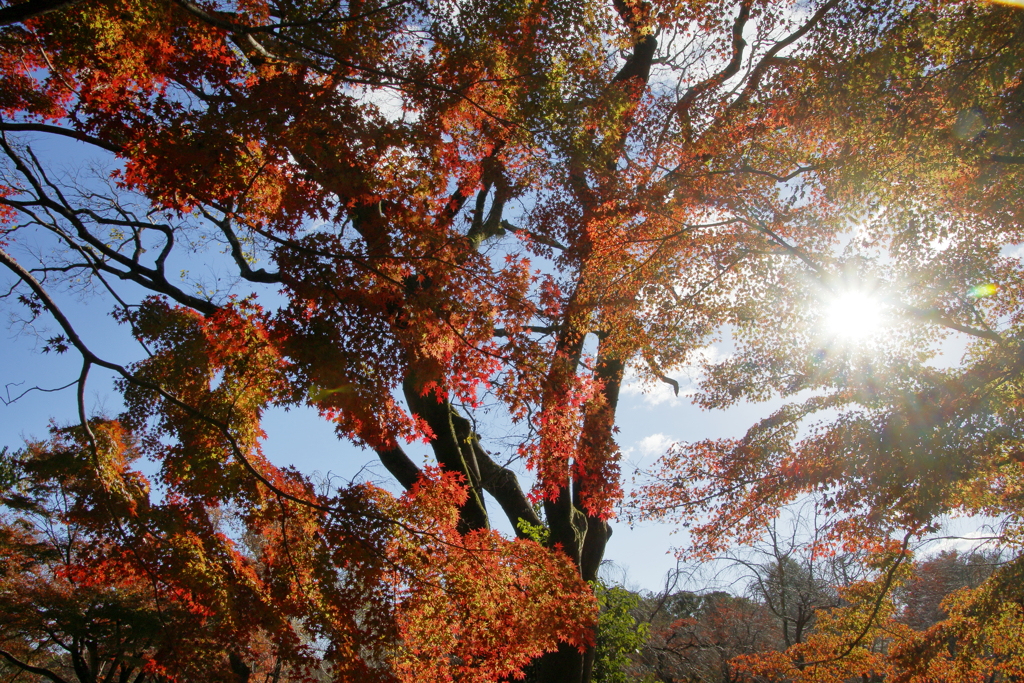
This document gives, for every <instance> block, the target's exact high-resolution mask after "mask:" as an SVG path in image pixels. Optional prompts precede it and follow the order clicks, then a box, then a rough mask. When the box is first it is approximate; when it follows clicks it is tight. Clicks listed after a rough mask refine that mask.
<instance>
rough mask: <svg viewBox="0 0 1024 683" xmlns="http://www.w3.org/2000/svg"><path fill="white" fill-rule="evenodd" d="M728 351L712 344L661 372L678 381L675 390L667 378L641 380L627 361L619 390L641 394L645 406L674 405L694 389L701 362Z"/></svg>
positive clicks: (635, 394)
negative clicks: (664, 380) (662, 379)
mask: <svg viewBox="0 0 1024 683" xmlns="http://www.w3.org/2000/svg"><path fill="white" fill-rule="evenodd" d="M727 356H728V354H724V353H722V352H721V351H720V350H719V349H717V348H716V347H714V346H709V347H707V348H703V349H698V350H697V351H694V352H693V353H692V354H691V356H690V358H689V359H688V360H689V363H687V364H686V365H682V366H680V367H677V368H672V369H671V370H667V371H666V372H665V374H666V375H667V376H668V377H670V378H672V379H674V380H675V381H676V382H678V383H679V394H678V395H676V392H675V389H673V387H672V385H670V384H668V383H667V382H662V381H658V380H654V381H653V382H651V381H648V382H644V381H642V380H641V379H640V375H639V372H638V371H637V367H636V366H635V365H633V364H630V366H629V367H627V368H626V377H625V378H624V380H623V382H622V390H621V391H622V393H623V394H624V395H626V396H642V397H643V400H644V403H646V404H647V405H649V406H659V405H662V404H663V403H667V404H668V405H669V406H677V405H681V404H682V403H683V399H685V398H686V397H688V396H693V395H694V394H696V393H697V385H698V384H699V382H700V378H701V374H702V370H703V368H702V367H701V366H702V364H703V363H704V362H709V363H715V362H718V361H721V360H723V359H725V358H726V357H727Z"/></svg>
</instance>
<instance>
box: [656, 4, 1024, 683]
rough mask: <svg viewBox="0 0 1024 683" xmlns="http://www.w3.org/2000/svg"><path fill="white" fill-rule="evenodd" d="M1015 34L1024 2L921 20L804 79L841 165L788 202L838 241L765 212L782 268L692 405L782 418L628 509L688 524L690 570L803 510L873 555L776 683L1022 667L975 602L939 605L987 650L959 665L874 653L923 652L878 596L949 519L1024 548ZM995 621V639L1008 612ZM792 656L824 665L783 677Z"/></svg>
mask: <svg viewBox="0 0 1024 683" xmlns="http://www.w3.org/2000/svg"><path fill="white" fill-rule="evenodd" d="M1022 21H1024V16H1022V14H1021V12H1020V11H1019V8H1016V7H1009V6H1001V5H996V4H976V3H944V4H942V5H941V6H940V5H932V4H927V3H924V4H915V5H913V6H908V7H906V9H905V11H904V12H902V13H901V14H900V15H899V16H896V17H894V18H893V22H892V24H891V25H890V26H889V27H887V30H886V31H885V34H884V36H882V37H881V39H880V40H879V41H878V42H877V43H875V44H873V45H871V46H869V47H868V48H867V49H865V50H864V51H863V52H862V53H861V54H859V55H857V56H856V57H854V58H853V59H851V60H849V61H848V62H847V63H845V64H844V65H843V66H842V67H841V68H840V69H839V70H837V71H836V72H835V74H834V75H833V76H826V75H824V73H823V72H822V79H821V80H816V79H813V78H812V79H809V82H808V84H807V86H806V88H805V89H804V91H803V92H804V94H803V97H804V98H805V99H804V101H805V103H806V109H805V111H806V114H807V116H806V118H805V120H804V125H805V127H803V130H804V131H807V132H811V131H814V132H816V134H818V135H820V136H821V139H822V140H823V141H824V144H826V145H833V146H834V155H833V156H831V157H830V161H831V162H832V163H825V164H821V165H820V166H819V169H818V171H817V173H816V178H817V179H818V180H820V184H817V185H813V186H809V187H807V188H805V189H804V188H798V189H796V190H795V191H796V192H797V193H798V194H799V193H800V192H806V193H807V195H806V196H807V197H809V198H811V199H810V200H809V202H810V203H809V206H813V207H814V208H813V211H812V213H813V215H814V218H813V219H811V220H815V221H819V222H820V223H821V224H822V225H829V224H832V225H836V222H837V221H838V222H840V223H844V224H845V226H846V228H845V232H840V231H836V230H832V231H829V230H824V231H822V232H820V233H816V234H814V235H809V236H802V235H794V234H792V233H786V232H785V231H784V228H786V226H787V225H789V222H790V221H791V220H792V219H791V216H790V215H788V214H786V213H784V212H783V213H774V214H773V213H771V212H764V213H762V214H761V216H762V218H761V220H762V225H763V228H764V229H765V230H767V231H770V232H771V234H772V235H773V240H774V242H775V246H776V248H777V250H778V253H779V255H780V260H779V265H778V268H777V269H776V270H775V271H773V274H772V276H771V277H770V278H765V279H763V280H761V281H760V282H759V283H758V287H756V288H755V287H751V288H750V289H749V290H747V291H746V292H744V293H743V295H742V296H739V297H738V299H737V306H736V308H735V332H734V334H733V336H732V339H733V341H734V342H735V346H736V351H735V353H732V354H731V355H730V357H729V358H728V359H726V360H725V361H723V362H719V363H713V362H709V363H707V364H706V366H705V367H706V374H705V376H704V380H703V384H702V386H701V388H700V391H699V392H698V395H697V400H698V401H699V402H700V403H701V404H702V405H704V406H707V407H724V406H727V405H731V404H733V403H735V402H736V401H738V400H741V399H744V398H748V399H753V400H764V399H767V398H770V397H782V398H783V399H786V401H787V402H786V404H785V405H783V406H782V407H781V408H779V409H777V410H776V411H775V412H774V414H772V415H771V416H769V417H767V418H766V419H764V420H762V421H761V422H759V423H758V424H757V425H755V426H753V427H752V428H751V429H749V430H748V431H747V432H746V434H745V435H744V436H743V437H742V438H738V439H732V440H709V441H703V442H698V443H692V444H680V445H677V446H676V447H675V448H674V449H673V451H672V452H670V453H669V454H668V456H667V457H666V458H665V459H664V460H663V461H662V465H661V467H660V469H659V471H658V472H656V473H655V477H654V478H653V479H652V480H651V481H650V482H649V484H648V485H647V486H646V487H645V488H644V489H643V490H642V491H640V492H639V493H638V494H637V498H636V502H637V505H638V507H640V508H642V509H643V512H644V513H645V514H648V515H649V516H653V517H666V516H667V517H670V518H673V519H675V520H677V521H679V522H681V523H683V524H686V525H688V526H691V528H692V531H694V532H695V534H694V537H693V538H694V540H693V550H694V551H695V552H697V553H698V554H700V553H703V554H705V555H708V554H712V553H714V552H717V551H719V550H721V549H723V548H726V547H728V546H729V545H730V544H732V543H735V542H737V541H739V542H748V541H751V540H753V539H755V538H757V537H758V536H759V535H760V533H761V532H762V529H763V525H764V523H765V521H766V520H768V519H771V518H773V517H774V516H775V515H776V514H778V511H779V510H780V509H781V508H782V507H783V506H784V505H786V504H787V503H789V502H792V501H794V500H797V499H799V498H800V497H801V496H805V495H809V494H813V495H816V496H820V497H821V499H822V500H824V501H825V503H826V508H827V510H828V511H829V512H830V513H832V514H834V515H835V519H836V521H835V523H834V524H833V525H831V527H830V529H829V530H828V532H827V533H826V534H823V536H822V539H821V541H822V548H823V550H827V549H828V548H833V549H834V548H837V547H846V548H853V547H856V548H859V549H867V550H871V551H873V552H875V553H876V554H877V560H876V565H875V566H876V570H877V573H876V579H875V580H873V581H867V582H865V583H863V585H860V586H852V587H850V588H849V589H848V590H847V594H846V597H845V599H846V600H848V601H850V602H851V605H850V606H849V607H848V608H841V609H839V610H833V611H832V612H830V613H829V616H828V618H827V619H826V620H825V621H824V622H822V621H819V623H818V626H817V634H818V635H817V636H816V638H817V645H808V646H807V647H805V648H803V649H802V650H801V649H800V648H797V650H795V651H794V652H793V653H790V655H792V656H786V657H782V658H781V659H777V660H776V663H777V664H778V668H776V669H773V671H774V672H775V675H783V674H782V673H780V672H787V673H785V676H796V677H797V678H806V679H808V680H810V679H814V680H819V679H820V680H834V679H836V678H843V677H844V676H854V675H861V674H863V675H869V674H870V675H877V676H883V675H891V676H894V677H896V678H900V677H907V676H911V675H910V674H908V673H907V669H905V668H901V667H905V666H907V665H908V664H909V662H911V661H915V662H916V663H915V665H914V667H916V668H915V669H914V670H916V671H917V672H918V673H917V674H915V675H920V676H922V678H920V679H916V678H915V679H914V680H934V679H935V677H938V678H940V679H944V678H946V677H947V676H948V677H949V678H948V679H949V680H969V679H970V677H971V676H974V675H979V674H978V672H979V671H981V670H983V669H984V668H985V667H986V666H989V664H986V663H985V662H986V661H988V662H989V663H991V660H989V659H987V658H986V657H984V656H981V655H980V653H981V652H982V651H983V650H984V648H985V647H997V649H1001V651H1002V652H1003V653H1005V654H1006V656H1007V659H1006V660H1005V661H1004V664H1005V669H1004V670H1005V671H1006V672H1012V671H1013V670H1014V669H1013V666H1015V663H1014V659H1013V657H1014V656H1015V655H1014V654H1013V653H1017V652H1019V643H1012V642H1007V641H1003V642H1001V643H999V644H998V645H994V643H995V641H996V640H997V639H998V638H996V637H995V634H996V632H995V631H993V630H991V629H992V624H993V623H995V622H994V621H989V620H987V619H980V620H978V621H972V619H974V618H976V617H977V614H978V612H970V610H971V609H972V608H970V607H967V606H966V605H967V604H969V603H970V599H969V598H966V597H964V598H963V599H962V601H959V600H954V599H952V598H951V605H953V604H956V605H962V606H963V608H962V609H963V610H964V611H962V612H958V613H957V614H958V615H959V616H956V617H953V616H952V615H953V612H949V614H950V615H951V618H950V622H949V625H948V628H949V629H951V631H949V633H951V632H952V630H956V629H959V630H958V631H956V632H957V634H958V637H959V638H963V639H965V640H966V639H968V635H967V634H968V633H969V632H970V630H969V629H970V628H972V627H973V628H976V629H977V631H975V635H976V637H977V639H978V640H977V642H979V643H985V645H981V646H980V647H979V649H977V650H974V651H973V654H972V655H968V656H965V658H964V659H963V660H962V661H961V662H960V663H959V665H958V666H960V668H959V669H958V668H956V667H955V666H953V665H949V663H948V659H949V658H948V656H946V655H943V654H942V652H941V645H940V640H941V637H939V636H937V635H936V639H935V640H929V639H928V637H926V638H925V639H926V640H928V642H929V643H930V644H931V649H928V647H924V646H921V647H920V648H919V649H917V650H914V649H913V648H912V647H910V646H907V648H908V649H907V650H906V652H911V651H913V652H915V653H916V654H914V655H910V656H908V658H905V659H903V660H899V659H898V658H897V659H887V658H886V656H885V653H884V652H883V651H882V650H878V649H876V650H872V649H871V647H873V645H872V644H873V643H878V642H885V641H889V642H902V643H906V642H911V641H913V639H914V638H916V636H912V635H911V634H910V633H909V632H908V631H907V630H906V629H905V626H906V625H905V624H903V625H901V624H900V623H899V622H897V621H896V620H895V619H894V617H893V615H895V610H896V604H895V603H894V602H893V597H892V595H890V594H889V591H890V590H891V589H892V588H894V587H896V586H898V585H900V583H901V582H902V581H904V580H905V579H904V578H902V577H904V576H905V572H906V571H907V564H908V562H909V560H910V558H911V553H910V552H909V551H908V549H907V548H908V545H909V543H910V541H911V540H912V539H915V538H921V537H923V536H925V535H927V534H928V533H931V532H934V531H935V530H937V529H938V528H939V520H940V519H941V517H942V516H943V515H947V514H967V515H971V514H980V515H990V516H995V517H999V518H1003V519H1005V520H1006V521H1005V523H1004V524H1003V525H1002V526H1001V527H1000V528H999V532H998V533H997V534H996V536H997V537H998V539H997V540H998V541H999V542H1000V543H1001V544H1002V546H1003V547H1004V548H1006V549H1007V551H1008V552H1010V554H1011V555H1016V554H1019V551H1020V538H1021V537H1020V531H1021V527H1020V524H1019V520H1020V509H1021V508H1020V493H1019V492H1020V490H1021V489H1020V482H1021V476H1022V474H1024V472H1022V461H1021V458H1020V452H1021V451H1020V444H1021V431H1020V430H1021V422H1020V417H1019V396H1020V390H1019V386H1020V381H1021V366H1020V338H1021V333H1022V332H1021V327H1020V320H1021V318H1020V313H1021V299H1020V293H1021V291H1022V290H1021V286H1020V274H1021V262H1020V259H1019V256H1017V255H1016V254H1015V253H1014V251H1013V248H1015V247H1016V245H1019V244H1020V243H1021V242H1022V241H1024V239H1022V235H1021V233H1020V226H1021V222H1020V211H1021V204H1020V193H1019V191H1017V190H1016V188H1017V187H1019V183H1020V172H1021V157H1020V149H1021V147H1022V143H1024V127H1022V123H1024V121H1022V119H1021V118H1020V117H1021V111H1022V110H1021V106H1022V99H1021V98H1022V96H1024V87H1022V73H1021V68H1020V65H1021V63H1022V62H1021V59H1020V57H1021V55H1020V53H1019V49H1020V44H1019V41H1018V40H1017V37H1019V35H1020V34H1021V30H1022ZM823 85H824V86H825V87H822V86H823ZM837 113H838V114H839V115H838V116H837V115H835V114H837ZM796 128H797V129H800V124H796ZM823 129H824V130H828V131H831V133H824V134H823V133H822V131H823ZM819 204H820V206H818V205H819ZM801 206H803V204H802V203H801ZM836 206H845V207H856V213H853V214H849V213H847V214H835V213H831V210H832V208H833V207H836ZM808 218H809V217H808ZM809 219H810V218H809ZM824 236H827V237H824ZM823 237H824V239H823ZM858 300H859V301H867V302H869V304H868V305H870V306H872V307H873V308H874V309H875V310H874V311H873V314H874V316H875V317H876V320H877V325H878V326H877V328H875V329H874V330H873V334H871V335H869V336H867V337H861V338H859V339H858V338H857V337H856V335H854V334H849V335H848V336H845V337H844V336H843V335H842V334H840V333H838V332H837V331H836V329H835V328H836V326H835V324H834V323H833V327H832V328H831V329H830V326H829V325H830V322H829V317H830V316H834V315H845V316H847V317H851V318H855V317H856V314H857V311H856V310H853V309H854V308H855V305H856V302H857V301H858ZM851 302H853V303H851ZM842 306H845V307H846V310H844V311H842V313H838V312H837V311H836V310H835V309H837V308H838V307H842ZM830 309H832V312H830ZM859 324H866V323H864V322H860V323H859ZM961 354H962V357H961V358H957V357H958V356H961ZM943 355H944V356H945V357H942V356H943ZM682 482H685V485H683V484H682ZM1015 571H1017V570H1014V569H1012V564H1011V566H1009V567H1007V568H1004V569H1002V570H1000V572H997V573H996V574H995V575H994V576H993V579H992V580H991V581H990V582H986V587H985V588H979V589H977V590H978V591H980V593H978V594H977V595H979V596H980V595H984V596H986V597H985V598H981V597H979V598H977V599H978V600H979V601H981V602H983V601H984V600H986V599H987V600H992V601H998V600H1000V598H996V597H995V596H996V595H997V594H998V593H999V591H1005V593H1004V594H1003V598H1002V600H1003V601H1004V602H1005V603H1006V604H1007V605H1012V604H1015V601H1016V600H1017V593H1016V592H1015V590H1011V589H1008V586H1009V583H1008V581H1009V579H1008V578H1006V577H1010V576H1013V575H1014V572H1015ZM1000 574H1002V575H1003V576H1004V578H1003V579H999V578H998V577H999V575H1000ZM966 595H968V593H965V594H964V596H966ZM977 604H981V603H980V602H979V603H977ZM968 612H970V614H972V616H971V617H965V616H964V615H966V614H967V613H968ZM998 613H999V614H1000V615H1001V616H1000V617H998V618H1004V619H1005V620H1006V621H1003V622H1002V626H1003V627H1009V625H1011V624H1012V623H1013V619H1014V618H1016V617H1015V616H1013V613H1014V608H1012V607H1008V608H1007V610H999V611H998ZM887 615H888V616H887ZM867 617H870V619H869V620H868V621H865V619H866V618H867ZM996 618H997V617H994V616H993V619H996ZM876 620H877V621H876ZM968 624H972V625H973V626H968ZM887 629H888V630H887ZM935 629H936V630H935V631H934V632H933V633H935V634H938V633H939V632H941V631H942V630H943V628H942V627H938V626H936V627H935ZM894 647H896V646H894ZM899 647H903V646H902V645H901V646H899ZM915 657H916V658H917V659H916V660H915V659H914V658H915ZM928 657H934V658H935V659H934V660H930V659H928ZM858 658H859V663H854V662H855V660H857V659H858ZM841 660H842V661H841ZM800 661H804V662H809V661H817V662H819V665H818V666H816V667H810V668H809V669H807V670H801V671H800V672H799V673H794V672H796V671H797V669H795V668H794V667H795V666H796V664H795V663H799V662H800ZM929 661H932V662H933V663H934V667H935V668H933V669H930V670H929V669H928V667H929V666H931V665H930V664H928V663H927V662H929ZM967 662H971V664H968V663H967ZM1007 662H1008V663H1007ZM975 665H977V667H978V668H977V669H971V666H975ZM844 667H848V668H844ZM858 667H859V668H858ZM943 667H946V668H943ZM925 670H929V671H930V673H929V674H924V673H922V672H924V671H925ZM872 672H873V673H872ZM940 672H941V673H940ZM989 672H990V673H991V669H990V670H989ZM765 675H767V674H765ZM929 675H930V676H932V678H928V676H929ZM986 675H987V674H986ZM1006 675H1012V674H1011V673H1007V674H1006ZM909 679H910V678H908V680H909Z"/></svg>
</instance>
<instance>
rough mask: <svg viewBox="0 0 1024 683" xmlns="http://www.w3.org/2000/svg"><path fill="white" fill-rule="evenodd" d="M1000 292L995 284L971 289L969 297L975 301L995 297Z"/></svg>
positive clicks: (968, 293)
mask: <svg viewBox="0 0 1024 683" xmlns="http://www.w3.org/2000/svg"><path fill="white" fill-rule="evenodd" d="M998 291H999V287H998V286H997V285H994V284H985V285H977V286H976V287H971V289H970V291H969V292H967V296H969V297H971V298H973V299H981V298H982V297H986V296H993V295H994V294H995V293H996V292H998Z"/></svg>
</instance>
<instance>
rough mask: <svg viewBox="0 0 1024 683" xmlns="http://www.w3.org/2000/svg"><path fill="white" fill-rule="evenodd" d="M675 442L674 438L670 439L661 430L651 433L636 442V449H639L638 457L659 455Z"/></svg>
mask: <svg viewBox="0 0 1024 683" xmlns="http://www.w3.org/2000/svg"><path fill="white" fill-rule="evenodd" d="M675 443H676V441H675V439H671V438H669V437H667V436H665V435H664V434H662V433H661V432H658V433H657V434H651V435H650V436H645V437H644V438H642V439H640V441H639V442H638V443H637V449H638V450H639V451H640V457H641V458H646V457H648V456H651V455H653V456H655V457H657V456H661V455H664V454H665V453H666V451H668V449H669V448H670V447H671V446H673V445H674V444H675Z"/></svg>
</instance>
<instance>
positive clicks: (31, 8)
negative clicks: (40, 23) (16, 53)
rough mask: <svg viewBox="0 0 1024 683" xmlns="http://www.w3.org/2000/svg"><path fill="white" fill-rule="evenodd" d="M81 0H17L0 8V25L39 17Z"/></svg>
mask: <svg viewBox="0 0 1024 683" xmlns="http://www.w3.org/2000/svg"><path fill="white" fill-rule="evenodd" d="M79 2H81V0H30V2H19V3H18V4H17V5H11V6H10V7H2V8H0V26H7V25H9V24H19V23H21V22H23V21H28V20H29V19H34V18H35V17H41V16H42V15H44V14H49V13H50V12H56V11H57V10H62V9H64V8H65V7H71V6H72V5H75V4H78V3H79Z"/></svg>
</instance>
